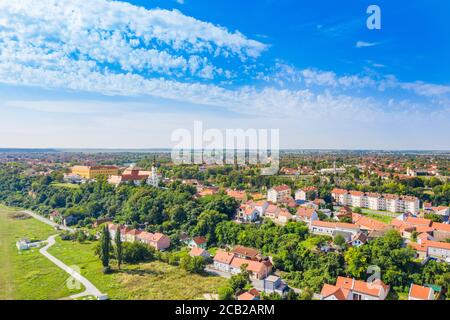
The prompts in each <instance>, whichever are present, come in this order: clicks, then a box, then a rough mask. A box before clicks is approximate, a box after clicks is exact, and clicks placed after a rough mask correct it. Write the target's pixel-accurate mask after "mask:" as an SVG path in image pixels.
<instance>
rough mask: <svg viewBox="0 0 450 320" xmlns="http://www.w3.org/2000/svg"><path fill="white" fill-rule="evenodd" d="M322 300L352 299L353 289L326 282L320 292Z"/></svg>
mask: <svg viewBox="0 0 450 320" xmlns="http://www.w3.org/2000/svg"><path fill="white" fill-rule="evenodd" d="M320 296H321V299H322V300H352V295H351V291H350V290H349V289H345V288H339V287H337V286H334V285H331V284H327V283H325V284H324V285H323V287H322V291H321V292H320Z"/></svg>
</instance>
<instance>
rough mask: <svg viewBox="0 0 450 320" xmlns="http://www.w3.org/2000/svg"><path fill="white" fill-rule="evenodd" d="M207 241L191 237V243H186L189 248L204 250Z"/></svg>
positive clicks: (200, 237) (202, 238)
mask: <svg viewBox="0 0 450 320" xmlns="http://www.w3.org/2000/svg"><path fill="white" fill-rule="evenodd" d="M206 243H207V240H206V238H205V237H202V236H199V237H193V238H192V240H191V241H189V243H188V247H189V248H202V249H206Z"/></svg>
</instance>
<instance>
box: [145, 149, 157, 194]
mask: <svg viewBox="0 0 450 320" xmlns="http://www.w3.org/2000/svg"><path fill="white" fill-rule="evenodd" d="M147 184H148V185H150V186H153V187H155V188H157V187H158V185H159V178H158V171H157V170H156V156H154V157H153V165H152V170H151V173H150V176H149V177H148V179H147Z"/></svg>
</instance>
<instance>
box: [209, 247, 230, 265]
mask: <svg viewBox="0 0 450 320" xmlns="http://www.w3.org/2000/svg"><path fill="white" fill-rule="evenodd" d="M233 258H234V255H233V254H232V253H230V252H226V251H223V250H217V252H216V255H215V256H214V261H217V262H220V263H224V264H230V263H231V261H232V260H233Z"/></svg>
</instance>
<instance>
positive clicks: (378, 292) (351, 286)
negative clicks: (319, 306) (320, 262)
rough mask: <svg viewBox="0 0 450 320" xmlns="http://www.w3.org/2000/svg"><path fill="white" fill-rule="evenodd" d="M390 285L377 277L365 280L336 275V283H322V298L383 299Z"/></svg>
mask: <svg viewBox="0 0 450 320" xmlns="http://www.w3.org/2000/svg"><path fill="white" fill-rule="evenodd" d="M389 289H390V287H389V286H388V285H386V284H384V282H383V281H381V280H380V279H377V280H375V281H373V282H370V283H369V282H365V281H361V280H356V279H353V278H346V277H338V278H337V281H336V285H335V286H332V285H329V284H326V285H324V287H323V288H322V291H321V294H320V295H321V296H322V300H384V299H386V296H387V295H388V293H389Z"/></svg>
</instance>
